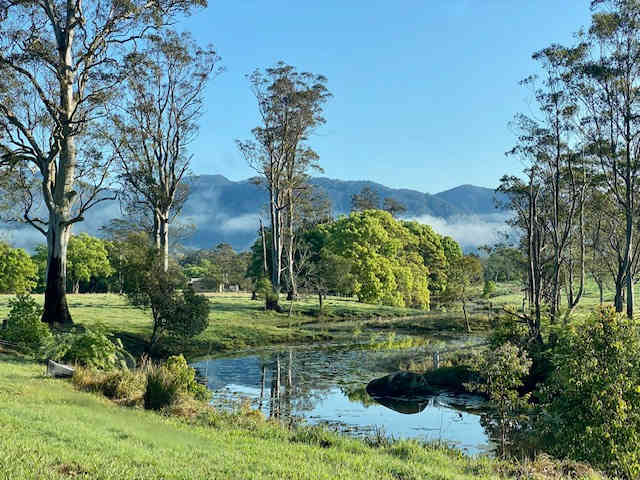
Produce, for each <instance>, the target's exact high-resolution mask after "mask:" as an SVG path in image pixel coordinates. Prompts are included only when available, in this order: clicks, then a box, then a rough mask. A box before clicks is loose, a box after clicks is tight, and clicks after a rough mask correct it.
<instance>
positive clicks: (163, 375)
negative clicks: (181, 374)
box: [144, 366, 180, 410]
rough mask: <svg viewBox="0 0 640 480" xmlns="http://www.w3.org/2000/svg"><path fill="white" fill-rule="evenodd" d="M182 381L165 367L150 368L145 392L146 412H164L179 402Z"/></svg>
mask: <svg viewBox="0 0 640 480" xmlns="http://www.w3.org/2000/svg"><path fill="white" fill-rule="evenodd" d="M179 394H180V380H178V379H177V378H176V376H175V375H174V374H173V373H171V371H170V370H169V369H168V368H167V367H165V366H150V367H149V368H148V370H147V387H146V389H145V392H144V408H145V409H146V410H162V409H163V408H166V407H169V406H171V405H172V404H174V403H175V402H176V401H177V400H178V396H179Z"/></svg>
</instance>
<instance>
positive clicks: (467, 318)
mask: <svg viewBox="0 0 640 480" xmlns="http://www.w3.org/2000/svg"><path fill="white" fill-rule="evenodd" d="M462 313H464V323H465V324H466V325H467V332H468V333H471V325H470V324H469V316H468V315H467V302H466V301H465V300H464V299H463V300H462Z"/></svg>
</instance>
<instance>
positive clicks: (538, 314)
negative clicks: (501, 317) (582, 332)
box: [498, 134, 549, 343]
mask: <svg viewBox="0 0 640 480" xmlns="http://www.w3.org/2000/svg"><path fill="white" fill-rule="evenodd" d="M529 138H530V137H529V136H528V135H526V134H525V135H521V137H520V143H519V145H517V146H516V147H515V148H514V149H513V150H512V151H511V152H509V153H511V154H514V155H518V156H519V157H520V158H521V159H522V160H523V161H524V162H526V164H527V168H526V169H525V171H524V173H525V176H524V178H521V177H518V176H515V175H505V176H503V177H502V178H501V179H500V186H499V187H498V191H499V192H502V193H506V194H507V198H508V206H509V207H510V209H511V210H513V212H514V213H515V216H514V218H513V219H512V220H510V221H509V223H510V224H511V225H512V226H513V227H515V228H517V229H519V230H521V231H522V232H523V235H522V240H521V241H522V243H523V246H524V248H523V249H524V251H525V252H526V260H527V266H526V268H527V292H528V297H529V312H528V313H527V312H523V314H522V315H519V314H516V315H517V316H519V317H521V319H522V320H524V321H526V323H527V325H528V327H529V334H530V336H531V337H532V338H534V339H535V340H536V341H537V342H538V343H542V330H541V327H542V302H543V291H544V288H543V282H544V280H545V276H544V272H545V270H546V269H547V266H548V261H549V257H548V255H545V248H546V245H547V238H546V237H547V230H546V229H545V228H544V225H543V223H544V220H543V218H542V209H541V208H540V199H541V190H542V186H541V182H540V176H539V172H538V168H537V166H536V165H535V162H534V161H532V160H535V148H534V147H533V146H532V145H531V144H530V143H529ZM534 145H535V144H534ZM532 156H533V159H532Z"/></svg>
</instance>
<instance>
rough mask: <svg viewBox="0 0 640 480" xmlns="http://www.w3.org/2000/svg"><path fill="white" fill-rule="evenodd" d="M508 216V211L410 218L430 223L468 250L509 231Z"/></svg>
mask: <svg viewBox="0 0 640 480" xmlns="http://www.w3.org/2000/svg"><path fill="white" fill-rule="evenodd" d="M510 217H511V214H510V213H492V214H488V215H458V216H454V217H451V218H447V219H445V218H442V217H433V216H431V215H422V216H420V217H415V218H412V219H411V220H415V221H417V222H420V223H423V224H425V225H430V226H431V227H432V228H433V229H434V230H435V231H436V232H438V233H439V234H441V235H447V236H450V237H452V238H453V239H454V240H455V241H457V242H458V243H459V244H460V245H461V246H462V248H463V249H464V250H466V251H468V250H475V249H477V248H478V247H481V246H483V245H492V244H495V243H497V242H499V241H501V240H502V238H503V234H509V233H510V232H511V227H510V226H509V225H507V223H506V221H507V220H508V219H509V218H510Z"/></svg>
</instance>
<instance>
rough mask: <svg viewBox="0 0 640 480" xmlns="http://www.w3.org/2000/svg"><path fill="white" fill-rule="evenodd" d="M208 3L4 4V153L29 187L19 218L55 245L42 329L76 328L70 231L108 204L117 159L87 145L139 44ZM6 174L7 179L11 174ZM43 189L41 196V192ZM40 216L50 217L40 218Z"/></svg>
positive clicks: (0, 36)
mask: <svg viewBox="0 0 640 480" xmlns="http://www.w3.org/2000/svg"><path fill="white" fill-rule="evenodd" d="M204 5H206V0H157V1H154V2H148V1H146V0H130V1H127V2H122V1H119V0H105V1H103V2H82V0H76V1H72V0H66V1H62V0H32V1H24V0H19V1H4V2H2V3H0V153H1V155H2V161H3V163H4V166H5V167H6V168H8V169H9V168H10V170H11V171H12V173H15V172H16V171H17V172H18V173H17V175H18V178H21V179H22V180H23V182H22V183H18V184H14V185H13V186H12V190H13V193H16V192H15V191H16V190H18V189H20V190H22V192H21V193H17V194H16V197H17V196H20V197H21V199H22V200H23V202H21V203H22V206H23V207H24V208H23V211H22V212H21V215H19V216H18V215H16V217H18V218H20V219H21V220H23V221H25V222H27V223H28V224H30V225H31V226H33V227H34V228H36V229H37V230H38V231H40V232H41V233H42V234H43V235H45V236H46V237H47V245H48V247H47V248H48V255H47V287H46V290H45V305H44V313H43V321H46V322H48V323H50V324H52V323H71V321H72V320H71V315H70V313H69V309H68V306H67V301H66V296H65V284H66V261H67V259H66V257H67V244H68V241H69V235H70V231H71V227H72V225H73V224H74V223H77V222H80V221H82V220H83V218H84V215H85V213H86V212H87V210H88V209H90V208H91V207H92V206H94V205H95V204H96V203H98V202H100V201H101V200H103V199H104V198H106V195H105V194H106V192H105V180H106V178H107V176H108V170H109V168H108V167H109V161H110V156H109V155H105V154H104V152H103V151H101V149H100V148H99V144H98V146H93V145H92V143H90V142H87V141H86V140H88V138H89V136H90V135H91V134H92V132H93V131H92V127H93V126H94V125H95V124H96V123H97V122H98V121H99V119H100V118H101V117H102V116H103V115H104V105H105V102H106V100H107V99H108V98H109V97H110V96H111V95H113V94H116V93H117V92H118V90H119V84H120V81H121V80H122V78H123V75H124V74H125V73H126V72H124V71H123V70H122V69H121V66H122V64H123V60H124V59H125V58H126V56H127V55H128V54H129V53H130V52H131V51H132V49H134V48H135V45H136V41H139V40H140V39H142V38H143V37H144V36H145V35H146V34H148V33H149V32H151V31H152V30H153V29H155V28H157V27H159V26H161V25H163V24H166V23H168V22H170V21H172V20H173V19H174V18H175V16H176V15H182V14H188V13H189V12H190V11H191V9H192V8H193V7H194V6H204ZM3 173H6V172H3ZM36 185H37V186H38V188H37V189H36V188H35V186H36ZM41 212H45V214H44V215H42V213H41Z"/></svg>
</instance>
